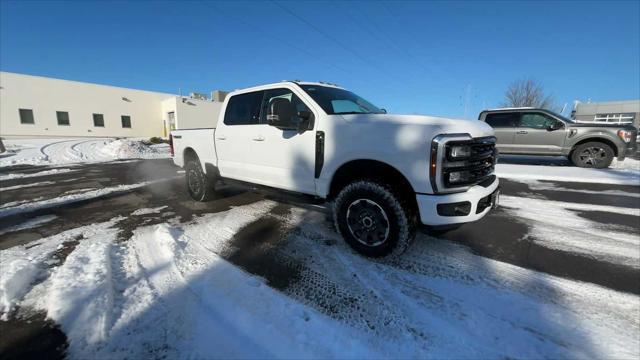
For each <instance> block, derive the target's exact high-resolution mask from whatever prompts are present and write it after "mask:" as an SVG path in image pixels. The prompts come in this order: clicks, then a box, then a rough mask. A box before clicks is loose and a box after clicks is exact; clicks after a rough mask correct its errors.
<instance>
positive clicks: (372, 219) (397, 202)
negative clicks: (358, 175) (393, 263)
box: [333, 180, 415, 257]
mask: <svg viewBox="0 0 640 360" xmlns="http://www.w3.org/2000/svg"><path fill="white" fill-rule="evenodd" d="M333 216H334V221H335V224H336V228H337V230H338V232H339V233H340V235H342V237H343V238H344V239H345V241H346V242H347V244H349V245H350V246H351V247H352V248H353V249H354V250H356V251H357V252H359V253H360V254H362V255H365V256H370V257H382V256H388V255H399V254H402V253H403V252H404V251H405V250H406V249H407V247H408V246H409V244H410V243H411V240H413V237H414V235H415V220H414V217H413V216H412V215H411V212H410V211H409V208H408V207H407V206H406V205H404V204H403V202H402V198H401V197H400V196H398V195H397V194H395V193H394V192H393V191H392V190H391V189H390V188H388V187H387V186H385V185H382V184H379V183H376V182H373V181H367V180H361V181H356V182H353V183H351V184H349V185H347V186H345V187H344V188H343V189H342V190H341V191H340V193H339V194H338V196H337V197H336V199H335V201H334V204H333Z"/></svg>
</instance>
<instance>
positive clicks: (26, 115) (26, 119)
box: [18, 109, 36, 124]
mask: <svg viewBox="0 0 640 360" xmlns="http://www.w3.org/2000/svg"><path fill="white" fill-rule="evenodd" d="M18 112H19V113H20V124H35V123H36V122H35V120H34V119H33V110H31V109H18Z"/></svg>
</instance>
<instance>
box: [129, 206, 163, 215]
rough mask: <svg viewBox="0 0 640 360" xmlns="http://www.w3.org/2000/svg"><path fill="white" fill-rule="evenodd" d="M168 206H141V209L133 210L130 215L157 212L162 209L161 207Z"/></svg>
mask: <svg viewBox="0 0 640 360" xmlns="http://www.w3.org/2000/svg"><path fill="white" fill-rule="evenodd" d="M167 207H168V206H166V205H165V206H160V207H157V208H143V209H138V210H136V211H134V212H132V213H131V215H133V216H140V215H148V214H158V213H160V211H162V209H165V208H167Z"/></svg>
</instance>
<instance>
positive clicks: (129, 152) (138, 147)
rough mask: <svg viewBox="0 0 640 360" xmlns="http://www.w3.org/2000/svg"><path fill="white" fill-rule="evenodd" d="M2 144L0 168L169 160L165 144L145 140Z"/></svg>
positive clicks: (106, 139) (62, 140) (26, 141)
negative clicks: (3, 146)
mask: <svg viewBox="0 0 640 360" xmlns="http://www.w3.org/2000/svg"><path fill="white" fill-rule="evenodd" d="M4 142H5V145H6V146H7V152H6V153H5V154H2V155H1V156H0V166H10V165H18V164H29V165H50V164H69V163H78V162H102V161H113V160H121V159H157V158H166V157H169V148H168V145H167V144H155V145H154V144H149V143H147V142H146V140H144V139H110V138H104V139H95V138H91V139H87V138H84V139H8V140H4Z"/></svg>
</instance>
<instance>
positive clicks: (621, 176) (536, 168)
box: [496, 159, 640, 185]
mask: <svg viewBox="0 0 640 360" xmlns="http://www.w3.org/2000/svg"><path fill="white" fill-rule="evenodd" d="M628 160H632V161H630V162H629V164H630V165H628V166H627V163H626V161H628ZM635 161H636V160H633V159H627V160H625V161H624V162H623V163H622V164H620V163H617V164H615V165H616V167H613V168H607V169H588V168H579V167H575V166H552V165H551V166H549V165H548V166H545V165H519V164H501V163H498V164H497V165H496V175H498V177H501V178H506V179H518V180H526V179H533V180H552V181H570V182H584V183H601V184H618V185H640V168H637V167H635V165H634V162H635Z"/></svg>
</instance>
